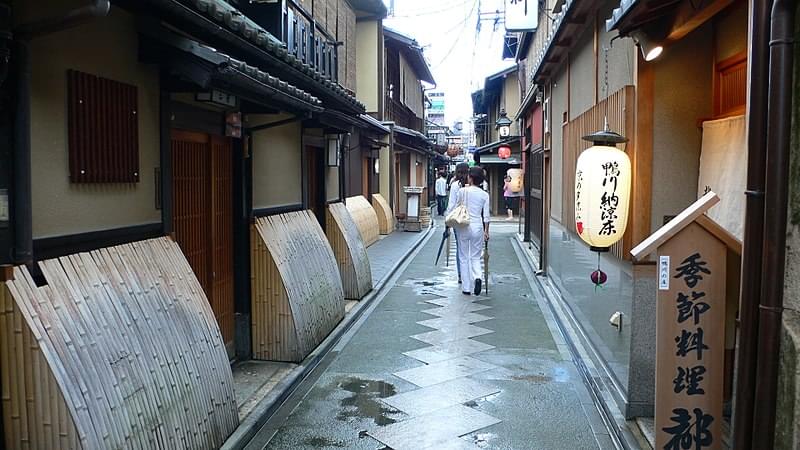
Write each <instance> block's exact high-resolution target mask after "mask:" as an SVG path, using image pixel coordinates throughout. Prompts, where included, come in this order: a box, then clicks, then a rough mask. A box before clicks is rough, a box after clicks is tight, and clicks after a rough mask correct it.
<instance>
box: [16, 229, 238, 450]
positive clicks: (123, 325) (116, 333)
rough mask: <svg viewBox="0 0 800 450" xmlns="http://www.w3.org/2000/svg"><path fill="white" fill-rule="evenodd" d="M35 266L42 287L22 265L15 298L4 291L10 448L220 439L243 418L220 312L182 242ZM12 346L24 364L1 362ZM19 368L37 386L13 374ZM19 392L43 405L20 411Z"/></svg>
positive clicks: (206, 444) (210, 445) (185, 444)
mask: <svg viewBox="0 0 800 450" xmlns="http://www.w3.org/2000/svg"><path fill="white" fill-rule="evenodd" d="M39 264H40V268H41V270H42V274H43V276H44V279H45V280H46V284H45V285H43V286H37V283H36V282H35V281H34V278H33V276H32V275H31V273H30V272H29V271H28V269H27V268H25V267H24V266H23V267H17V268H15V269H14V279H13V280H11V281H7V282H6V283H5V287H7V288H8V290H9V292H10V294H11V298H9V297H8V296H5V298H4V299H2V301H3V308H2V312H3V314H2V320H0V337H2V344H1V345H0V348H1V349H2V352H3V354H4V355H3V359H2V362H3V365H2V368H1V369H0V371H1V372H2V373H3V380H4V381H5V380H6V379H8V380H9V384H8V385H6V384H4V387H3V389H4V390H5V389H6V386H9V394H10V395H9V397H6V396H5V392H4V396H3V408H4V414H3V415H4V417H6V416H7V415H8V416H10V417H11V421H12V423H11V426H10V428H6V431H7V432H8V431H9V430H10V434H11V436H10V437H9V435H8V434H7V435H6V439H7V442H6V446H7V448H14V449H15V448H32V449H33V448H37V449H38V448H84V449H107V448H186V449H189V448H192V449H194V448H197V449H214V448H219V447H220V446H221V445H222V443H224V441H225V439H226V438H227V437H228V436H229V435H230V434H231V433H232V432H233V430H234V429H235V428H236V427H237V426H238V413H237V406H236V397H235V396H234V393H233V376H232V374H231V370H230V365H229V362H228V357H227V353H226V352H225V346H224V343H223V341H222V335H221V333H220V330H219V327H218V326H217V322H216V320H215V318H214V314H213V312H212V310H211V307H210V305H209V303H208V300H207V299H206V297H205V294H204V293H203V289H202V287H201V286H200V283H199V282H198V280H197V278H196V277H195V276H194V273H193V272H192V269H191V267H190V266H189V263H188V262H187V260H186V258H185V257H184V256H183V254H182V253H181V251H180V248H179V247H178V245H177V244H176V243H174V242H172V241H171V240H170V239H169V238H159V239H151V240H147V241H141V242H135V243H131V244H125V245H120V246H116V247H109V248H104V249H100V250H96V251H93V252H91V253H81V254H75V255H70V256H65V257H62V258H59V259H54V260H48V261H43V262H41V263H39ZM0 295H2V294H0ZM10 322H14V325H13V327H12V326H10ZM26 333H29V335H30V336H31V337H33V339H31V338H30V337H29V338H28V339H27V342H26V338H25V335H26ZM12 335H13V336H14V342H13V343H12V342H11V340H10V337H11V336H12ZM37 346H38V348H37ZM12 348H13V353H14V354H15V356H14V358H16V360H17V361H23V365H22V366H23V367H26V369H23V370H20V369H19V365H18V364H6V360H7V359H8V358H10V354H11V352H12V350H11V349H12ZM37 355H40V356H37ZM25 361H32V363H26V362H25ZM27 367H30V369H27ZM13 370H17V376H19V375H23V374H24V377H25V379H26V380H29V381H31V385H30V386H31V387H30V388H29V387H28V385H27V384H25V383H12V382H11V380H13V377H14V376H15V375H14V374H13V373H11V372H8V371H13ZM18 389H25V390H26V391H27V394H25V395H27V396H28V402H29V407H33V408H40V409H41V410H44V409H46V410H47V411H46V412H45V414H23V415H18V414H15V412H19V411H20V410H19V407H20V404H19V402H20V400H19V398H20V395H21V394H20V393H19V392H16V390H18ZM15 397H16V398H18V399H17V400H14V399H15ZM30 399H33V400H30ZM31 403H32V405H33V406H30V404H31ZM15 404H16V406H15ZM9 409H10V410H9ZM40 409H34V411H38V410H40ZM15 417H19V418H20V419H19V420H16V421H15ZM25 433H27V434H28V435H30V436H33V435H36V437H34V438H33V439H36V443H35V444H33V442H34V441H30V442H25V441H24V435H25ZM9 439H10V441H9Z"/></svg>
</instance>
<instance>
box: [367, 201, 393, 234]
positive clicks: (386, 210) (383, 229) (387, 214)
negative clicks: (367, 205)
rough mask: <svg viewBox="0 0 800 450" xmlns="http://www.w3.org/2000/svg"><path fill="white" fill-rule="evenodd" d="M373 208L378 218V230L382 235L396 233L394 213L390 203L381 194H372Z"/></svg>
mask: <svg viewBox="0 0 800 450" xmlns="http://www.w3.org/2000/svg"><path fill="white" fill-rule="evenodd" d="M372 208H373V209H374V210H375V215H377V216H378V229H379V231H380V233H381V234H389V233H391V232H392V231H394V213H393V212H392V208H391V207H390V206H389V202H387V201H386V199H385V198H383V196H382V195H381V194H372Z"/></svg>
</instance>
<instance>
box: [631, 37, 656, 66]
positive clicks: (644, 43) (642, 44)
mask: <svg viewBox="0 0 800 450" xmlns="http://www.w3.org/2000/svg"><path fill="white" fill-rule="evenodd" d="M630 37H631V38H633V40H634V42H636V45H638V46H639V50H641V51H642V57H643V58H644V60H645V61H652V60H654V59H656V58H658V57H659V56H661V53H662V52H663V51H664V46H663V45H661V44H658V43H656V42H654V41H653V40H652V39H650V37H648V36H647V34H645V32H644V31H641V30H636V31H633V32H631V33H630Z"/></svg>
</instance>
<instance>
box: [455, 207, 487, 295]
mask: <svg viewBox="0 0 800 450" xmlns="http://www.w3.org/2000/svg"><path fill="white" fill-rule="evenodd" d="M482 252H483V224H482V223H477V224H470V225H469V226H468V227H465V228H461V229H459V230H458V260H459V263H460V267H459V270H460V272H461V290H462V291H464V292H473V291H474V290H475V280H476V279H479V278H482V277H483V266H482V265H481V263H482V261H483V258H482V256H483V253H482Z"/></svg>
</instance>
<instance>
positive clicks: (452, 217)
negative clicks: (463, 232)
mask: <svg viewBox="0 0 800 450" xmlns="http://www.w3.org/2000/svg"><path fill="white" fill-rule="evenodd" d="M464 189H466V188H464ZM444 223H445V225H447V226H448V227H453V228H463V227H466V226H468V225H469V211H468V210H467V191H466V190H465V191H464V197H462V198H459V201H458V205H456V207H455V208H453V210H452V211H450V214H448V215H447V217H445V219H444Z"/></svg>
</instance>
